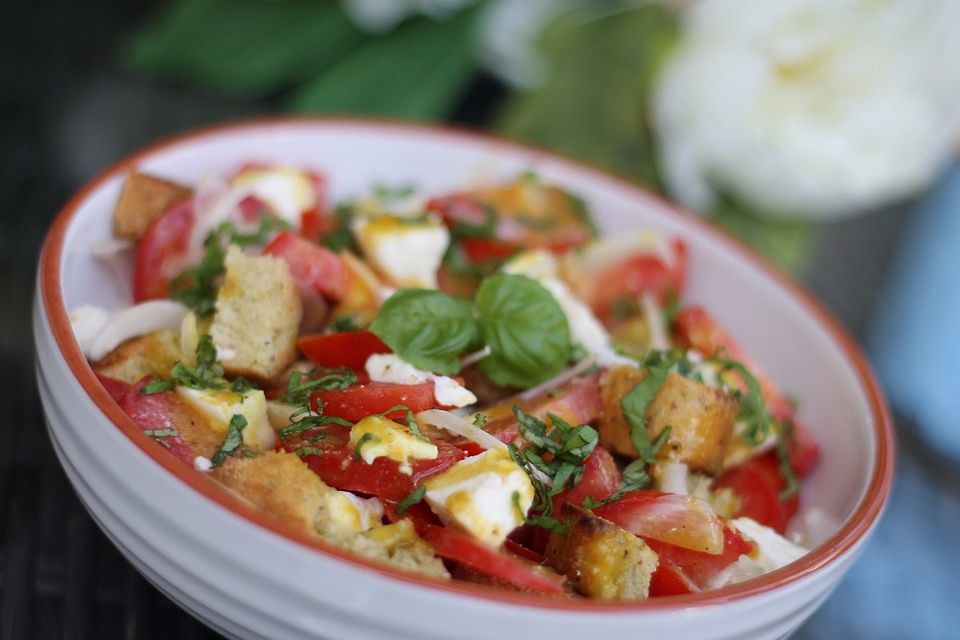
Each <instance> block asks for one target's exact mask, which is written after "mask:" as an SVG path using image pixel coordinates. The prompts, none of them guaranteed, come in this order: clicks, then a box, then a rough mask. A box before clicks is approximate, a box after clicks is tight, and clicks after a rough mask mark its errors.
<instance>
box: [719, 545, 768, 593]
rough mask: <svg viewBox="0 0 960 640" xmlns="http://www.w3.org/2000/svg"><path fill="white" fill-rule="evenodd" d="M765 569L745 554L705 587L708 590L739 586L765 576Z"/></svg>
mask: <svg viewBox="0 0 960 640" xmlns="http://www.w3.org/2000/svg"><path fill="white" fill-rule="evenodd" d="M764 573H765V572H764V570H763V567H761V566H760V565H759V564H757V562H756V561H755V560H754V559H753V558H751V557H750V556H748V555H746V554H743V555H741V556H740V557H739V558H737V560H736V561H735V562H731V563H730V564H728V565H727V566H726V567H724V568H723V569H721V570H720V571H719V572H718V573H716V574H714V575H713V576H712V577H711V578H710V579H709V580H707V584H706V585H705V586H706V588H707V589H719V588H720V587H725V586H727V585H728V584H737V583H738V582H744V581H746V580H751V579H753V578H756V577H758V576H762V575H763V574H764Z"/></svg>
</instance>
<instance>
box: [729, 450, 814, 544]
mask: <svg viewBox="0 0 960 640" xmlns="http://www.w3.org/2000/svg"><path fill="white" fill-rule="evenodd" d="M779 465H780V461H779V459H778V458H777V454H776V452H775V451H771V452H768V453H765V454H763V455H761V456H757V457H755V458H751V459H750V460H747V461H746V462H745V463H743V464H742V465H740V466H738V467H734V468H733V469H730V470H728V471H726V472H725V473H724V474H723V475H721V476H720V477H719V478H717V479H716V480H715V481H714V483H713V486H714V488H716V489H719V488H724V487H726V488H728V489H730V490H731V491H733V493H734V494H735V495H736V496H737V498H738V499H739V500H740V508H739V509H738V510H737V512H736V514H734V515H735V517H741V516H743V517H747V518H752V519H753V520H756V521H757V522H759V523H760V524H763V525H766V526H768V527H770V528H772V529H776V530H777V531H778V532H780V533H783V532H784V531H786V529H787V524H788V523H789V522H790V518H792V517H793V516H794V514H796V512H797V508H798V507H799V496H793V497H792V498H790V499H788V500H781V499H780V492H781V491H783V489H784V487H785V486H786V481H785V480H784V479H783V476H781V475H780V469H779Z"/></svg>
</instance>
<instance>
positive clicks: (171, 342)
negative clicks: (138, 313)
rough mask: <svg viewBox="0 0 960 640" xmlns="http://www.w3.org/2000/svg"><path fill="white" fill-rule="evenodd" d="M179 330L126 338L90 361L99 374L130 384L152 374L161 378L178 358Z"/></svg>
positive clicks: (168, 373) (179, 357)
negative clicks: (100, 356)
mask: <svg viewBox="0 0 960 640" xmlns="http://www.w3.org/2000/svg"><path fill="white" fill-rule="evenodd" d="M181 357H182V356H181V352H180V334H179V333H177V332H176V331H170V330H161V331H153V332H151V333H146V334H144V335H142V336H138V337H136V338H130V339H129V340H126V341H124V342H122V343H120V345H119V346H118V347H117V348H116V349H114V350H113V351H111V352H110V353H108V354H107V355H106V356H104V357H103V358H101V359H100V360H98V361H97V362H95V363H94V364H93V370H94V371H96V372H97V373H99V374H100V375H104V376H107V377H109V378H113V379H115V380H120V381H122V382H126V383H127V384H134V383H135V382H137V381H139V380H140V379H141V378H143V376H145V375H148V374H152V375H155V376H158V377H161V378H166V377H168V376H169V375H170V369H171V368H172V367H173V365H175V364H176V363H177V361H178V360H180V359H181Z"/></svg>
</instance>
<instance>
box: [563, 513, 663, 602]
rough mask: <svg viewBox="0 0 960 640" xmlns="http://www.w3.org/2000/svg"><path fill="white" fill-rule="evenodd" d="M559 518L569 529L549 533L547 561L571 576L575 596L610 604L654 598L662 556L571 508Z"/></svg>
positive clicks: (614, 527)
mask: <svg viewBox="0 0 960 640" xmlns="http://www.w3.org/2000/svg"><path fill="white" fill-rule="evenodd" d="M560 518H561V520H563V521H564V522H565V523H566V524H567V525H568V526H569V527H570V530H569V531H568V532H567V533H566V534H560V533H557V532H554V533H552V534H551V535H550V540H549V542H548V543H547V548H546V551H545V552H544V553H545V556H546V562H547V564H548V565H549V566H551V567H553V568H554V569H556V570H557V571H559V572H560V573H561V574H563V575H565V576H567V578H568V579H569V580H570V583H571V586H572V587H573V589H574V590H575V591H576V592H577V593H579V594H581V595H584V596H587V597H590V598H604V599H607V600H637V599H640V598H646V597H647V596H648V595H649V594H650V578H651V577H652V576H653V572H654V571H656V569H657V562H658V557H657V554H656V552H655V551H654V550H653V549H651V548H650V547H648V546H647V544H646V543H645V542H644V541H643V540H641V539H640V538H638V537H637V536H635V535H634V534H632V533H630V532H629V531H627V530H626V529H621V528H620V527H618V526H617V525H615V524H613V523H612V522H610V521H608V520H604V519H603V518H601V517H599V516H595V515H593V514H592V513H590V512H589V511H587V510H586V509H581V508H580V507H575V506H572V505H569V504H568V505H564V506H563V508H562V509H561V511H560Z"/></svg>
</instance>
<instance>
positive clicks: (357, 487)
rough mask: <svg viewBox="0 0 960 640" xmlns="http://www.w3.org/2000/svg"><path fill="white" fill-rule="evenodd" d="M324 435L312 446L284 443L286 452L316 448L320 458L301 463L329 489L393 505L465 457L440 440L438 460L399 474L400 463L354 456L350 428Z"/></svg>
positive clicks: (417, 462)
mask: <svg viewBox="0 0 960 640" xmlns="http://www.w3.org/2000/svg"><path fill="white" fill-rule="evenodd" d="M324 431H325V433H326V434H327V435H326V437H325V438H324V439H322V440H318V441H317V442H310V441H309V440H308V439H305V438H302V437H301V438H292V439H290V440H288V441H286V442H284V443H283V448H284V449H286V450H287V451H292V452H295V451H297V449H298V448H299V447H300V446H301V445H307V446H311V447H316V448H317V449H320V450H321V451H322V452H323V453H322V454H321V455H317V454H310V455H303V456H300V459H301V460H303V461H304V462H305V463H306V464H307V466H308V467H310V469H311V470H313V472H314V473H316V474H317V475H318V476H320V479H321V480H323V481H324V482H326V483H327V484H328V485H330V486H331V487H334V488H336V489H341V490H344V491H354V492H357V493H364V494H368V495H373V496H377V497H379V498H383V499H384V500H392V501H394V502H396V501H399V500H402V499H403V498H405V497H406V496H407V495H409V494H410V493H411V492H412V491H413V490H414V488H415V487H416V485H417V483H419V482H420V481H422V480H423V479H424V478H427V477H429V476H432V475H434V474H436V473H440V472H441V471H443V470H444V469H447V468H448V467H450V466H452V465H453V464H454V463H456V462H457V461H459V460H462V459H463V457H464V454H463V452H462V451H460V450H459V449H458V448H456V447H454V446H453V445H451V444H449V443H446V442H443V441H439V440H437V441H434V444H436V445H437V457H436V458H434V459H433V460H417V459H412V460H410V466H411V469H412V473H410V474H409V475H408V474H406V473H403V472H402V471H400V463H399V462H397V461H396V460H391V459H390V458H385V457H381V458H377V459H375V460H374V461H373V462H372V463H370V464H367V463H366V462H364V461H363V459H362V458H358V457H356V456H354V452H353V450H352V449H350V446H349V444H348V442H349V440H350V429H349V428H346V427H333V428H328V429H325V430H324ZM307 438H309V436H307Z"/></svg>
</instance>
